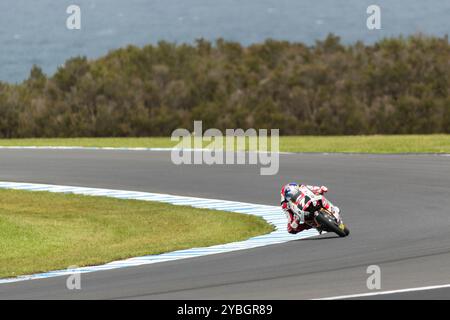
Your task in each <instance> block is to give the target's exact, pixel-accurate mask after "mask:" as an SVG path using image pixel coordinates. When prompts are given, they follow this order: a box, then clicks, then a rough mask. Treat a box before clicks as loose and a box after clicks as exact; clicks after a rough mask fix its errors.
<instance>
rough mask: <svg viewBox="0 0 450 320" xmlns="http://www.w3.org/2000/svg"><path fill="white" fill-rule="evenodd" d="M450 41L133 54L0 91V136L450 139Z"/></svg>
mask: <svg viewBox="0 0 450 320" xmlns="http://www.w3.org/2000/svg"><path fill="white" fill-rule="evenodd" d="M449 77H450V45H449V41H448V37H445V38H435V37H426V36H420V35H417V36H414V37H409V38H392V39H385V40H382V41H380V42H378V43H376V44H374V45H370V46H366V45H364V44H362V43H355V44H353V45H343V44H341V43H340V41H339V38H338V37H335V36H333V35H330V36H329V37H328V38H327V39H325V40H324V41H318V42H317V43H316V44H315V45H314V46H306V45H304V44H301V43H289V42H284V41H274V40H268V41H266V42H265V43H262V44H255V45H251V46H248V47H244V46H242V45H240V44H238V43H234V42H226V41H223V40H218V41H217V42H216V43H214V44H212V43H210V42H207V41H204V40H199V41H197V43H196V44H195V45H187V44H183V45H175V44H170V43H166V42H161V43H159V44H158V45H157V46H152V45H148V46H145V47H143V48H138V47H134V46H129V47H127V48H124V49H119V50H116V51H113V52H110V53H109V54H108V55H106V56H105V57H103V58H100V59H98V60H95V61H89V60H87V59H86V58H83V57H77V58H73V59H71V60H68V61H67V62H66V63H65V65H64V66H62V67H61V68H59V70H58V71H57V72H56V73H55V74H54V75H53V76H51V77H47V76H46V75H44V74H43V73H42V71H41V70H40V69H39V68H38V67H34V68H33V69H32V70H31V73H30V76H29V78H28V79H27V80H26V81H24V82H23V83H21V84H17V85H12V84H5V83H1V84H0V137H5V138H12V137H82V136H84V137H103V136H111V137H121V136H164V135H169V134H170V133H171V132H172V131H173V130H174V129H175V128H179V127H184V128H188V129H191V128H192V125H193V120H203V121H204V128H206V127H216V128H219V129H225V128H244V129H246V128H250V127H252V128H280V129H281V133H282V134H284V135H294V134H302V135H304V134H307V135H312V134H319V135H323V134H326V135H341V134H411V133H450V96H449V92H450V90H449V87H450V79H449Z"/></svg>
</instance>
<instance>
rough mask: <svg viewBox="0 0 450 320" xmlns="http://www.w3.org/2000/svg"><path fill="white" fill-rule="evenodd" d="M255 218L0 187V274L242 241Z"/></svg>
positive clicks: (258, 227) (261, 229)
mask: <svg viewBox="0 0 450 320" xmlns="http://www.w3.org/2000/svg"><path fill="white" fill-rule="evenodd" d="M272 230H273V228H272V226H270V225H269V224H267V223H266V222H265V221H264V220H262V219H261V218H258V217H254V216H249V215H244V214H237V213H230V212H221V211H213V210H205V209H194V208H191V207H180V206H173V205H168V204H162V203H156V202H146V201H137V200H120V199H112V198H106V197H88V196H78V195H67V194H55V193H48V192H30V191H13V190H0V252H1V254H0V277H2V278H3V277H13V276H18V275H23V274H30V273H37V272H43V271H49V270H55V269H64V268H67V267H69V266H87V265H95V264H102V263H106V262H109V261H113V260H117V259H124V258H129V257H134V256H141V255H147V254H159V253H163V252H168V251H174V250H179V249H185V248H192V247H204V246H211V245H215V244H221V243H227V242H233V241H239V240H245V239H247V238H250V237H253V236H256V235H261V234H265V233H269V232H271V231H272Z"/></svg>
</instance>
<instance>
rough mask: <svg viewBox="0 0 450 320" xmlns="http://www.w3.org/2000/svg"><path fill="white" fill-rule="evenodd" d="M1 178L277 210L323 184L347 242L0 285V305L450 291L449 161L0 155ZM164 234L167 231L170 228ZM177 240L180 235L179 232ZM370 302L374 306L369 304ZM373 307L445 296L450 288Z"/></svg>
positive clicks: (329, 240) (312, 242)
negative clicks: (377, 287) (373, 275)
mask: <svg viewBox="0 0 450 320" xmlns="http://www.w3.org/2000/svg"><path fill="white" fill-rule="evenodd" d="M0 180H2V181H13V182H35V183H49V184H63V185H74V186H88V187H101V188H112V189H122V190H136V191H148V192H161V193H171V194H177V195H187V196H198V197H204V198H216V199H225V200H236V201H245V202H251V203H261V204H269V205H277V203H278V201H279V189H280V187H281V185H282V184H283V183H287V182H290V181H299V182H304V183H309V184H319V185H320V184H323V185H327V186H328V187H329V189H330V192H329V194H328V198H329V199H330V200H331V201H333V202H335V203H336V204H337V205H338V206H340V207H341V209H342V212H343V217H344V220H345V221H346V222H347V224H348V225H349V227H350V230H351V235H350V237H348V238H344V239H341V238H336V237H335V236H333V235H330V234H327V235H323V236H321V237H317V238H311V239H306V240H300V241H292V242H288V243H283V244H279V245H273V246H267V247H262V248H257V249H251V250H244V251H237V252H233V253H227V254H218V255H212V256H206V257H200V258H194V259H186V260H181V261H174V262H166V263H159V264H153V265H147V266H141V267H131V268H126V269H119V270H111V271H104V272H95V273H89V274H83V275H82V280H81V285H82V289H81V290H74V291H69V290H67V289H66V278H65V277H57V278H50V279H45V280H34V281H24V282H18V283H11V284H2V285H0V299H48V298H49V299H80V298H83V299H127V298H131V299H303V298H324V297H331V296H342V295H352V294H358V293H367V292H370V291H369V290H368V289H367V287H366V280H367V278H368V276H369V275H368V274H367V273H366V269H367V267H368V266H369V265H373V264H375V265H378V266H380V267H381V275H382V282H381V286H382V288H381V290H382V291H386V290H397V289H405V288H412V287H422V286H432V285H444V284H448V283H450V232H449V231H450V157H447V156H435V155H384V156H382V155H340V154H330V155H321V154H286V155H281V156H280V172H279V174H278V175H276V176H260V175H259V169H258V167H256V166H242V165H232V166H198V165H196V166H192V165H191V166H189V165H183V166H175V165H173V164H172V163H171V161H170V153H169V152H150V151H104V150H102V151H100V150H97V151H96V150H0ZM169 232H170V230H169ZM173 232H176V230H174V231H173ZM369 298H370V297H369ZM372 298H375V299H380V298H386V299H392V298H394V299H397V298H411V299H416V298H421V299H423V298H433V299H436V298H442V299H450V289H448V288H447V289H438V290H427V291H417V292H409V293H400V294H390V295H381V296H374V297H372Z"/></svg>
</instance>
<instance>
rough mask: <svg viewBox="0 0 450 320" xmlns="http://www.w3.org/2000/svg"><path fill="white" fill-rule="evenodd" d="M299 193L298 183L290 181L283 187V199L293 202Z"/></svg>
mask: <svg viewBox="0 0 450 320" xmlns="http://www.w3.org/2000/svg"><path fill="white" fill-rule="evenodd" d="M299 195H300V189H299V185H298V183H295V182H291V183H289V184H288V185H286V186H285V187H284V194H283V196H284V199H286V200H287V201H292V202H295V200H297V198H298V196H299Z"/></svg>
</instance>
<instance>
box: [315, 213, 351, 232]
mask: <svg viewBox="0 0 450 320" xmlns="http://www.w3.org/2000/svg"><path fill="white" fill-rule="evenodd" d="M316 220H317V222H318V223H319V224H321V225H323V226H324V227H325V228H324V229H325V230H329V231H332V232H334V233H336V234H337V235H338V236H339V237H346V236H348V235H349V234H350V230H349V229H348V228H347V227H346V226H344V227H343V228H342V229H341V228H340V227H339V226H338V225H337V224H336V222H334V221H333V220H332V219H331V218H328V217H326V216H325V215H324V214H323V213H320V214H319V215H318V216H317V217H316Z"/></svg>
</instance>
